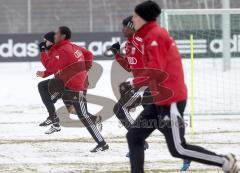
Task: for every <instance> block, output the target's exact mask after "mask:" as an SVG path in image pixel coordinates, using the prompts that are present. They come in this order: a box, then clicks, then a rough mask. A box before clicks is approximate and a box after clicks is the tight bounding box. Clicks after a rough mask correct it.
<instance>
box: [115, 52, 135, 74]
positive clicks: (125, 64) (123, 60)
mask: <svg viewBox="0 0 240 173" xmlns="http://www.w3.org/2000/svg"><path fill="white" fill-rule="evenodd" d="M115 59H116V61H117V62H118V63H119V64H120V65H121V66H122V68H124V69H125V70H126V71H128V72H131V69H130V67H129V64H128V62H127V60H126V58H125V57H123V56H121V55H120V54H116V56H115Z"/></svg>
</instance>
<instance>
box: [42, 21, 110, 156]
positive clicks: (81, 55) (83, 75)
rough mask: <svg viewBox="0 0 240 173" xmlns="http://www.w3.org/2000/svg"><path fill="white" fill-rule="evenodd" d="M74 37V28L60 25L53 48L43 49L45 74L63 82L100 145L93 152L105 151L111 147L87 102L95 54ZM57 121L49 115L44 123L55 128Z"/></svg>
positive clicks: (65, 95) (65, 94) (66, 95)
mask: <svg viewBox="0 0 240 173" xmlns="http://www.w3.org/2000/svg"><path fill="white" fill-rule="evenodd" d="M70 39H71V30H70V29H69V28H68V27H66V26H61V27H59V29H58V31H57V32H56V34H55V44H54V45H53V46H52V48H51V51H50V52H48V53H47V54H46V53H44V52H42V63H43V64H44V66H45V68H46V71H44V72H43V73H42V77H47V76H49V75H52V74H54V75H55V77H56V78H58V79H60V80H62V81H63V84H64V91H63V93H62V99H63V100H66V101H68V102H71V104H72V105H73V106H74V108H75V110H76V112H77V115H78V117H79V119H80V120H81V121H82V123H83V124H84V125H85V126H86V128H87V130H88V131H89V133H90V134H91V135H92V137H93V138H94V140H95V141H96V142H97V144H98V145H97V146H96V147H95V148H94V149H93V150H91V152H97V151H104V150H106V149H108V148H109V147H108V145H107V144H106V142H105V140H104V139H103V137H102V135H101V134H100V132H99V131H98V129H97V127H96V125H95V124H94V122H93V120H92V119H91V116H92V115H91V114H90V113H89V112H88V110H87V102H86V91H87V87H88V76H87V75H88V70H89V69H90V68H91V65H92V61H93V55H92V53H91V52H90V51H88V50H86V49H85V48H82V47H79V46H77V45H75V44H73V43H71V42H70ZM53 116H56V114H54V115H53ZM55 120H57V118H56V117H54V118H48V119H47V120H46V121H45V122H44V123H46V124H49V122H50V124H53V126H52V128H54V121H55Z"/></svg>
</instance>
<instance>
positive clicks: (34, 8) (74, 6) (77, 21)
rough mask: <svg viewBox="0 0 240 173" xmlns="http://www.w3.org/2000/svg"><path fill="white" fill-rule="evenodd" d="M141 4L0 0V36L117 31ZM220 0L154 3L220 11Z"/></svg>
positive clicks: (233, 1) (233, 3)
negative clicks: (58, 28)
mask: <svg viewBox="0 0 240 173" xmlns="http://www.w3.org/2000/svg"><path fill="white" fill-rule="evenodd" d="M142 1H143V0H1V4H0V23H1V27H0V33H2V34H7V33H43V32H47V31H49V30H53V28H56V26H59V25H67V26H69V27H70V28H71V29H72V30H73V32H106V31H120V29H121V21H122V19H123V18H124V17H126V16H128V15H130V14H132V13H133V9H134V6H135V5H136V4H138V3H140V2H142ZM223 1H224V0H223ZM223 1H222V0H156V2H157V3H158V4H159V5H160V6H161V8H163V9H212V8H218V9H219V8H224V4H223ZM230 8H240V1H239V0H230ZM177 21H178V23H180V22H181V21H179V20H177ZM183 29H184V28H183Z"/></svg>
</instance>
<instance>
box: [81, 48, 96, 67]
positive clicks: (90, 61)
mask: <svg viewBox="0 0 240 173" xmlns="http://www.w3.org/2000/svg"><path fill="white" fill-rule="evenodd" d="M81 51H82V53H83V56H84V59H85V64H86V70H87V71H89V70H90V69H91V67H92V64H93V58H94V56H93V54H92V52H90V51H89V50H87V49H85V48H82V50H81Z"/></svg>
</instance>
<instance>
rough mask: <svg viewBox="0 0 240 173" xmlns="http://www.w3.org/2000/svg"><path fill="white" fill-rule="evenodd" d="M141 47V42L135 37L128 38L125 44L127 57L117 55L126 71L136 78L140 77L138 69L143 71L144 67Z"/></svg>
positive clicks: (116, 57)
mask: <svg viewBox="0 0 240 173" xmlns="http://www.w3.org/2000/svg"><path fill="white" fill-rule="evenodd" d="M140 45H141V43H139V40H137V39H136V38H135V36H134V35H133V36H131V37H129V38H128V40H127V42H126V44H125V51H126V55H125V56H122V55H120V54H116V56H115V59H116V60H117V61H118V63H119V64H120V65H121V66H122V67H123V68H124V69H125V70H126V71H128V72H132V74H133V77H134V78H137V77H138V72H137V70H136V69H142V68H143V67H144V65H143V61H142V54H143V52H142V50H141V47H140Z"/></svg>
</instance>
